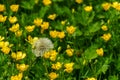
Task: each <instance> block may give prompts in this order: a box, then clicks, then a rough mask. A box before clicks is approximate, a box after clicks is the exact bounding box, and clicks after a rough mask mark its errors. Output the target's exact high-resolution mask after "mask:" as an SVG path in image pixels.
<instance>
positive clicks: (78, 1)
mask: <svg viewBox="0 0 120 80" xmlns="http://www.w3.org/2000/svg"><path fill="white" fill-rule="evenodd" d="M75 2H76V3H78V4H80V3H82V2H83V0H75Z"/></svg>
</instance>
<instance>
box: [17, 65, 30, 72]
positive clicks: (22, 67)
mask: <svg viewBox="0 0 120 80" xmlns="http://www.w3.org/2000/svg"><path fill="white" fill-rule="evenodd" d="M16 67H17V69H18V70H19V71H20V72H23V71H25V70H27V69H28V67H29V65H26V64H17V65H16Z"/></svg>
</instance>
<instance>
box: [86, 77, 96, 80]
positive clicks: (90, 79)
mask: <svg viewBox="0 0 120 80" xmlns="http://www.w3.org/2000/svg"><path fill="white" fill-rule="evenodd" d="M85 80H97V79H96V78H94V77H91V78H87V79H85Z"/></svg>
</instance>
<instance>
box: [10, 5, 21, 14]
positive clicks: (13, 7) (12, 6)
mask: <svg viewBox="0 0 120 80" xmlns="http://www.w3.org/2000/svg"><path fill="white" fill-rule="evenodd" d="M10 9H11V11H13V12H17V11H18V9H19V5H18V4H12V5H11V6H10Z"/></svg>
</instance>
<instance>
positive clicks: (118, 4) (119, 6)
mask: <svg viewBox="0 0 120 80" xmlns="http://www.w3.org/2000/svg"><path fill="white" fill-rule="evenodd" d="M112 7H113V8H115V9H116V10H118V11H120V3H118V2H117V1H115V2H113V4H112Z"/></svg>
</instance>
